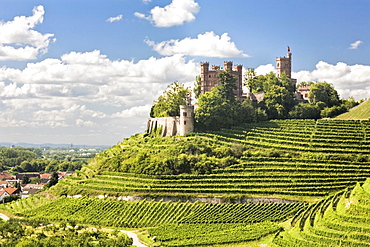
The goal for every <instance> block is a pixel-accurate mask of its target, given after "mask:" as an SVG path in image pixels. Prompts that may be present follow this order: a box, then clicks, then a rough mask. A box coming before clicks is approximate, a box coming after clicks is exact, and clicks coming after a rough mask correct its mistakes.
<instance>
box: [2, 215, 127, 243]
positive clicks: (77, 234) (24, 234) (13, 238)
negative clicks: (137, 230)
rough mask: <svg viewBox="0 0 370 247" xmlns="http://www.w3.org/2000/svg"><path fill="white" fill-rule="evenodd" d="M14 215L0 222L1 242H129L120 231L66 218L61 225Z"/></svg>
mask: <svg viewBox="0 0 370 247" xmlns="http://www.w3.org/2000/svg"><path fill="white" fill-rule="evenodd" d="M26 223H27V225H28V226H27V225H26V224H25V222H18V220H16V219H11V220H10V221H1V222H0V244H1V246H19V247H26V246H27V247H33V246H35V247H36V246H37V247H43V246H45V247H46V246H47V247H53V246H55V247H57V246H58V247H59V246H86V247H90V246H91V247H93V246H99V247H101V246H121V247H126V246H132V239H131V238H129V237H128V236H127V235H126V234H124V233H121V232H119V231H113V232H111V233H108V232H106V231H102V230H86V229H84V228H83V227H79V226H76V225H75V224H74V223H73V222H68V224H69V225H70V226H69V227H67V226H66V224H65V223H62V224H61V225H60V226H56V225H48V226H43V225H47V224H48V223H46V224H45V222H37V221H29V222H28V221H26Z"/></svg>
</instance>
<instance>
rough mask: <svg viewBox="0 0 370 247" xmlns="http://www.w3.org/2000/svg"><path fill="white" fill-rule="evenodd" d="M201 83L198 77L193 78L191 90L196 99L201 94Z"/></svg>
mask: <svg viewBox="0 0 370 247" xmlns="http://www.w3.org/2000/svg"><path fill="white" fill-rule="evenodd" d="M201 83H202V79H201V78H200V76H197V77H196V78H195V82H194V89H193V91H194V95H195V98H196V99H198V98H199V96H200V94H201Z"/></svg>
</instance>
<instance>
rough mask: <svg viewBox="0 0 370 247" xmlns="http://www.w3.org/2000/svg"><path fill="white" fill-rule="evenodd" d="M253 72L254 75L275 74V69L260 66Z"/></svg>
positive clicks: (269, 65)
mask: <svg viewBox="0 0 370 247" xmlns="http://www.w3.org/2000/svg"><path fill="white" fill-rule="evenodd" d="M254 72H255V73H256V75H267V74H268V73H270V72H274V73H275V67H274V65H272V64H266V65H260V66H258V67H257V68H256V69H255V70H254Z"/></svg>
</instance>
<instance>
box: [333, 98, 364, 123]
mask: <svg viewBox="0 0 370 247" xmlns="http://www.w3.org/2000/svg"><path fill="white" fill-rule="evenodd" d="M335 119H343V120H350V119H352V120H365V119H370V100H367V101H365V102H363V103H362V104H360V105H359V106H357V107H355V108H352V109H350V110H349V111H348V112H346V113H343V114H341V115H339V116H337V117H336V118H335Z"/></svg>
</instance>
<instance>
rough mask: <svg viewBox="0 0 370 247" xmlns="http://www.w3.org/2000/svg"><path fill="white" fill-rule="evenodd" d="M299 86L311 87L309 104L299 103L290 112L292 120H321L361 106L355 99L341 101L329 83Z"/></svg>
mask: <svg viewBox="0 0 370 247" xmlns="http://www.w3.org/2000/svg"><path fill="white" fill-rule="evenodd" d="M298 86H310V92H309V94H308V98H309V102H308V103H299V104H297V105H295V106H294V107H293V109H292V110H291V111H290V112H289V117H290V118H296V119H319V118H328V117H334V116H337V115H339V114H342V113H344V112H346V111H348V110H349V109H351V108H352V107H354V106H356V105H358V104H359V102H356V101H355V100H354V99H353V98H349V99H339V95H338V92H337V91H336V90H335V89H334V87H333V85H331V84H329V83H327V82H317V83H314V82H302V83H301V84H300V85H298Z"/></svg>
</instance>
